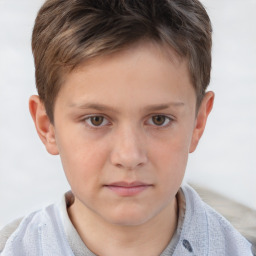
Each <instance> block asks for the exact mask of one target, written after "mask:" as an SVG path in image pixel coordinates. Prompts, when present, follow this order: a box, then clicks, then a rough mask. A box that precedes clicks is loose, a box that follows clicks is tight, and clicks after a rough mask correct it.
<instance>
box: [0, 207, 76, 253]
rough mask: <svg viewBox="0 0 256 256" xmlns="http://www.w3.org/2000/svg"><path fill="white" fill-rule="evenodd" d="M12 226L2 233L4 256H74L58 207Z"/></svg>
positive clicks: (26, 218)
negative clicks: (66, 237) (49, 254)
mask: <svg viewBox="0 0 256 256" xmlns="http://www.w3.org/2000/svg"><path fill="white" fill-rule="evenodd" d="M12 226H13V228H11V226H7V227H6V228H4V230H5V232H3V231H2V232H1V233H2V239H1V240H2V241H3V245H2V248H1V249H2V252H1V255H3V256H5V255H12V256H16V255H17V256H18V255H41V253H42V252H44V253H46V255H47V253H53V254H54V255H56V256H57V255H72V253H70V248H69V246H68V243H67V241H66V239H65V233H64V230H63V227H62V223H61V218H60V216H59V212H58V207H57V206H56V205H50V206H48V207H46V208H44V209H41V210H39V211H36V212H33V213H31V214H29V215H28V216H26V217H25V218H23V219H22V220H21V221H18V222H17V223H14V225H12ZM8 230H9V231H10V232H9V231H8ZM6 232H7V233H6ZM5 234H6V235H5Z"/></svg>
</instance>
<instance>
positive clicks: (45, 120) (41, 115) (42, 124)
mask: <svg viewBox="0 0 256 256" xmlns="http://www.w3.org/2000/svg"><path fill="white" fill-rule="evenodd" d="M29 110H30V114H31V116H32V118H33V121H34V124H35V127H36V130H37V133H38V135H39V137H40V139H41V141H42V142H43V143H44V145H45V148H46V150H47V151H48V152H49V153H50V154H52V155H58V154H59V151H58V147H57V144H56V139H55V130H54V126H53V124H52V123H51V122H50V119H49V117H48V116H47V114H46V111H45V107H44V104H43V103H42V102H41V100H40V99H39V97H38V96H37V95H33V96H31V97H30V99H29Z"/></svg>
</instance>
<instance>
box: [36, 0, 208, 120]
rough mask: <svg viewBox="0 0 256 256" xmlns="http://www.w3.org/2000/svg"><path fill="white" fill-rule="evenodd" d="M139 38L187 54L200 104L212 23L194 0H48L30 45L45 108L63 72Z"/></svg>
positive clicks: (49, 110)
mask: <svg viewBox="0 0 256 256" xmlns="http://www.w3.org/2000/svg"><path fill="white" fill-rule="evenodd" d="M140 41H151V42H155V43H157V44H159V45H161V46H166V47H170V48H172V49H173V50H174V51H175V53H176V54H177V55H178V56H179V57H180V58H182V59H186V60H187V62H188V63H187V64H188V69H189V74H190V79H191V82H192V84H193V86H194V89H195V93H196V96H197V107H199V105H200V103H201V100H202V98H203V96H204V93H205V90H206V88H207V86H208V84H209V81H210V70H211V45H212V42H211V24H210V20H209V17H208V15H207V13H206V11H205V9H204V8H203V6H202V4H201V3H200V2H199V1H198V0H190V1H186V0H175V1H170V0H152V1H151V0H150V1H123V0H122V1H120V0H106V1H95V0H65V1H61V0H48V1H46V2H45V4H44V5H43V6H42V8H41V9H40V11H39V13H38V16H37V18H36V22H35V26H34V30H33V36H32V50H33V54H34V59H35V70H36V85H37V90H38V94H39V97H40V99H41V101H42V102H43V103H44V105H45V108H46V111H47V114H48V116H49V118H50V120H51V122H53V121H54V115H53V111H54V105H55V100H56V97H57V95H58V92H59V90H60V89H61V86H62V84H63V82H64V81H65V77H66V76H67V75H68V74H69V73H70V72H72V71H73V70H75V69H76V68H77V67H79V65H81V64H82V63H85V62H86V61H88V60H90V59H92V58H95V57H97V56H103V55H109V54H112V53H114V52H118V51H121V50H123V49H125V48H127V47H130V46H131V45H136V44H137V43H138V42H140Z"/></svg>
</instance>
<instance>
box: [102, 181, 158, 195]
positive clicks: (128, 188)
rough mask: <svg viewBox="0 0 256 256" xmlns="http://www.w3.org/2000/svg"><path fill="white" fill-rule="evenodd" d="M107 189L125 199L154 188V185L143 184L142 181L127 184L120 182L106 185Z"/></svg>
mask: <svg viewBox="0 0 256 256" xmlns="http://www.w3.org/2000/svg"><path fill="white" fill-rule="evenodd" d="M104 187H106V188H107V189H109V190H111V191H112V192H114V193H115V194H117V195H119V196H123V197H130V196H135V195H138V194H140V193H142V192H143V191H145V190H147V189H149V188H152V187H153V185H152V184H147V183H143V182H140V181H135V182H125V181H120V182H114V183H111V184H108V185H104Z"/></svg>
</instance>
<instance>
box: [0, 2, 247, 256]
mask: <svg viewBox="0 0 256 256" xmlns="http://www.w3.org/2000/svg"><path fill="white" fill-rule="evenodd" d="M32 48H33V54H34V58H35V68H36V83H37V89H38V94H39V96H32V97H31V98H30V102H29V105H30V112H31V115H32V118H33V120H34V122H35V126H36V129H37V132H38V135H39V137H40V139H41V140H42V142H43V143H44V145H45V147H46V149H47V151H48V152H49V153H50V154H53V155H57V154H60V157H61V160H62V164H63V169H64V171H65V174H66V176H67V179H68V181H69V184H70V186H71V191H70V192H68V193H66V195H65V198H64V200H63V202H62V203H61V204H56V205H51V206H49V207H47V208H45V209H43V210H41V211H37V212H35V213H32V214H30V215H29V216H27V217H25V218H24V219H23V220H22V221H21V223H20V224H19V225H17V227H16V228H15V231H14V233H13V234H12V235H11V236H10V237H9V238H8V240H7V241H6V243H5V247H4V249H3V251H2V253H1V255H152V256H153V255H176V256H177V255H218V256H219V255H230V256H231V255H232V256H234V255H237V256H238V255H239V256H240V255H246V256H247V255H252V253H251V244H250V243H249V242H248V241H247V240H246V239H245V238H243V237H242V236H241V235H240V234H239V233H238V232H237V231H236V230H234V229H233V228H232V226H231V225H230V224H229V223H228V222H227V221H226V220H225V219H224V218H223V217H221V216H220V215H219V214H217V213H216V212H215V211H214V210H212V209H211V208H210V207H208V206H207V205H206V204H204V203H203V202H202V201H201V199H200V198H199V197H198V195H197V194H196V192H195V191H194V190H193V189H192V188H190V187H189V186H186V185H183V186H181V183H182V179H183V176H184V172H185V168H186V163H187V158H188V154H189V153H192V152H193V151H194V150H195V149H196V146H197V144H198V142H199V139H200V137H201V136H202V134H203V131H204V128H205V124H206V121H207V117H208V115H209V113H210V111H211V108H212V105H213V99H214V94H213V93H212V92H206V88H207V86H208V84H209V81H210V69H211V24H210V20H209V18H208V15H207V13H206V11H205V10H204V8H203V6H202V5H201V4H200V2H198V1H197V0H189V1H187V0H173V1H169V0H157V1H153V0H152V1H139V0H137V1H136V0H134V1H128V0H127V1H126V0H119V1H117V0H116V1H114V0H104V1H103V0H102V1H100V0H98V1H97V0H65V1H63V0H48V1H46V3H45V4H44V5H43V6H42V8H41V9H40V11H39V13H38V16H37V19H36V22H35V27H34V31H33V39H32Z"/></svg>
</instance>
